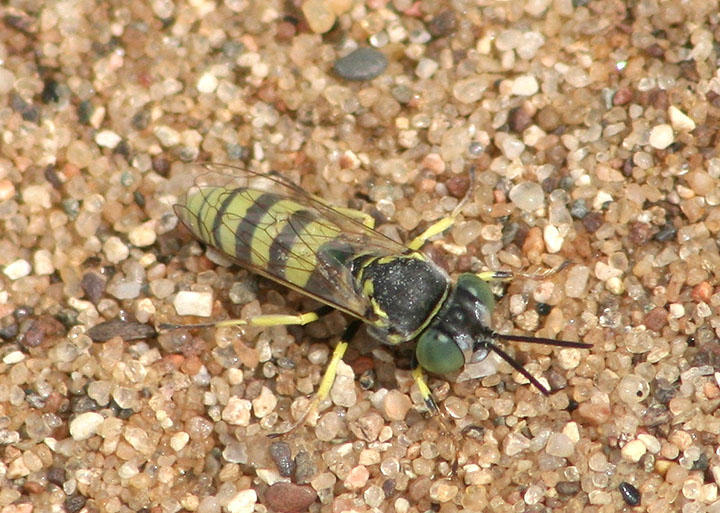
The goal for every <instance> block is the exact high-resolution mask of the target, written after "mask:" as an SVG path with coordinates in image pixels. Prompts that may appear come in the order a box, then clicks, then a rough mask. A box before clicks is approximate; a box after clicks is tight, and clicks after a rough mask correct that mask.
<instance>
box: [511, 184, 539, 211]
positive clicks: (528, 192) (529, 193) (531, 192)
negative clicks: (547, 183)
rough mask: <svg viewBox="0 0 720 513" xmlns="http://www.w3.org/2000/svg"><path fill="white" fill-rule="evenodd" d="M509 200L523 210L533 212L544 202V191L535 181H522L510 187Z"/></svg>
mask: <svg viewBox="0 0 720 513" xmlns="http://www.w3.org/2000/svg"><path fill="white" fill-rule="evenodd" d="M508 196H509V197H510V201H512V202H513V204H514V205H515V206H516V207H518V208H519V209H520V210H524V211H525V212H534V211H536V210H537V209H539V208H540V207H542V206H543V205H544V204H545V193H544V192H543V190H542V186H541V185H540V184H539V183H536V182H522V183H519V184H517V185H515V186H514V187H513V188H512V189H510V193H509V195H508Z"/></svg>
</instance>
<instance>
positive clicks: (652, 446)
mask: <svg viewBox="0 0 720 513" xmlns="http://www.w3.org/2000/svg"><path fill="white" fill-rule="evenodd" d="M638 440H640V441H641V442H642V443H643V444H645V447H647V450H648V451H650V452H651V453H653V454H657V453H659V452H660V449H662V447H661V445H660V440H658V439H657V438H656V437H654V436H653V435H650V434H648V433H641V434H639V435H638Z"/></svg>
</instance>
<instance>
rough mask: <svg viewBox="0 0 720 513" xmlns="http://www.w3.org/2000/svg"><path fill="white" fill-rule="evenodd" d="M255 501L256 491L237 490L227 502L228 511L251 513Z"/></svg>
mask: <svg viewBox="0 0 720 513" xmlns="http://www.w3.org/2000/svg"><path fill="white" fill-rule="evenodd" d="M256 502H257V493H255V490H252V489H248V490H242V491H239V492H238V493H237V494H236V495H235V497H233V498H232V499H230V502H228V505H227V506H226V507H227V510H228V513H252V512H253V511H254V510H255V503H256Z"/></svg>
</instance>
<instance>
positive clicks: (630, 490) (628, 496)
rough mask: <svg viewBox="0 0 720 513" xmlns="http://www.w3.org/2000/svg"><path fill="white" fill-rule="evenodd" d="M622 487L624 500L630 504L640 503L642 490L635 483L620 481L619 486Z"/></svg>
mask: <svg viewBox="0 0 720 513" xmlns="http://www.w3.org/2000/svg"><path fill="white" fill-rule="evenodd" d="M618 488H619V489H620V494H621V495H622V498H623V500H624V501H625V502H626V503H627V504H628V505H630V506H637V505H638V504H640V490H638V489H637V488H635V487H634V486H633V485H631V484H630V483H628V482H627V481H623V482H622V483H620V486H618Z"/></svg>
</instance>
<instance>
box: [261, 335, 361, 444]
mask: <svg viewBox="0 0 720 513" xmlns="http://www.w3.org/2000/svg"><path fill="white" fill-rule="evenodd" d="M347 348H348V343H347V342H345V341H340V342H339V343H338V345H337V346H335V350H334V351H333V354H332V358H330V363H329V364H328V366H327V369H325V374H323V377H322V380H321V381H320V386H319V387H318V390H317V392H316V393H315V397H313V398H312V400H311V401H310V404H309V405H308V407H307V409H306V410H305V412H304V413H303V414H302V415H301V416H300V418H299V419H298V420H297V421H296V422H295V423H294V424H293V425H292V426H291V427H290V428H289V429H288V430H286V431H283V432H281V433H272V434H271V435H269V436H270V438H276V437H278V436H282V435H286V434H288V433H291V432H293V431H295V430H296V429H297V428H299V427H300V426H302V425H303V424H305V421H307V419H308V418H309V417H310V416H311V415H312V414H313V413H315V411H316V410H317V409H318V407H319V406H320V403H321V402H323V401H324V400H325V399H327V397H328V395H330V389H331V388H332V386H333V383H334V382H335V375H336V374H337V366H338V363H340V360H342V358H343V356H345V351H347Z"/></svg>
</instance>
